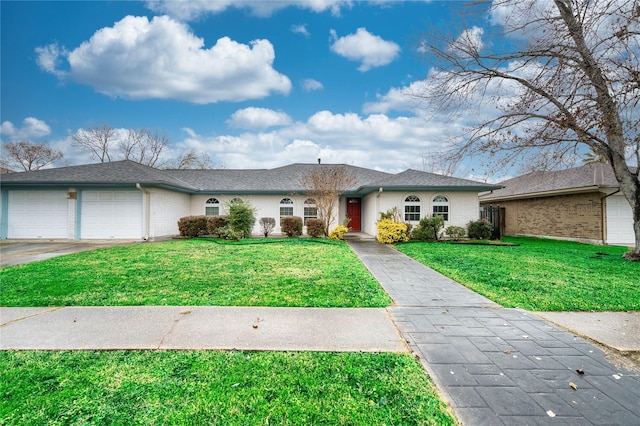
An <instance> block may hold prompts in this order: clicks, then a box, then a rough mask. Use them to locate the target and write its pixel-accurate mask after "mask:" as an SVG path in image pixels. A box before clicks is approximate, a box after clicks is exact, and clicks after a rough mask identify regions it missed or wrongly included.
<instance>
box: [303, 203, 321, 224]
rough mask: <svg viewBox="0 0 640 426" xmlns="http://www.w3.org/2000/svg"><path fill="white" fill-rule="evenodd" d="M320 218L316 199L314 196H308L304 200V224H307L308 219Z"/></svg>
mask: <svg viewBox="0 0 640 426" xmlns="http://www.w3.org/2000/svg"><path fill="white" fill-rule="evenodd" d="M317 218H318V207H316V200H314V199H313V198H307V199H306V200H305V201H304V218H303V220H304V222H303V223H304V224H305V225H306V224H307V219H317Z"/></svg>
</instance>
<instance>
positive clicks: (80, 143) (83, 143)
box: [71, 124, 116, 163]
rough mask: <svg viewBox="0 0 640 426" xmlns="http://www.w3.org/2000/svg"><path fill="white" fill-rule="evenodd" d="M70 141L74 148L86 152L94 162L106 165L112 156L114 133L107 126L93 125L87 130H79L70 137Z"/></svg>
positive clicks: (111, 128) (114, 141) (114, 140)
mask: <svg viewBox="0 0 640 426" xmlns="http://www.w3.org/2000/svg"><path fill="white" fill-rule="evenodd" d="M71 139H72V140H73V143H74V144H75V146H77V147H78V148H80V149H81V150H83V151H86V152H88V153H89V154H90V155H91V157H92V158H93V159H94V160H96V161H98V162H100V163H107V162H109V161H111V156H112V155H113V148H114V144H115V143H116V131H115V130H114V129H113V127H111V126H109V125H108V124H103V125H101V126H98V125H94V126H93V127H92V128H91V129H89V130H85V129H79V130H78V131H77V132H75V133H74V134H73V135H71Z"/></svg>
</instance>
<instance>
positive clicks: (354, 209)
mask: <svg viewBox="0 0 640 426" xmlns="http://www.w3.org/2000/svg"><path fill="white" fill-rule="evenodd" d="M361 201H362V200H361V199H360V198H347V217H348V218H350V219H351V220H350V221H349V228H351V230H352V231H358V232H359V231H362V208H361V206H360V203H361Z"/></svg>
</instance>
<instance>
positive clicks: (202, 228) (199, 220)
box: [178, 216, 209, 238]
mask: <svg viewBox="0 0 640 426" xmlns="http://www.w3.org/2000/svg"><path fill="white" fill-rule="evenodd" d="M178 231H180V235H181V236H183V237H189V238H195V237H200V236H202V235H207V233H208V232H209V231H207V216H185V217H181V218H180V219H179V220H178Z"/></svg>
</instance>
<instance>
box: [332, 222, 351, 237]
mask: <svg viewBox="0 0 640 426" xmlns="http://www.w3.org/2000/svg"><path fill="white" fill-rule="evenodd" d="M347 232H349V228H347V227H346V226H344V225H338V226H336V227H335V228H333V231H331V232H329V238H330V239H332V240H344V234H346V233H347Z"/></svg>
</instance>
